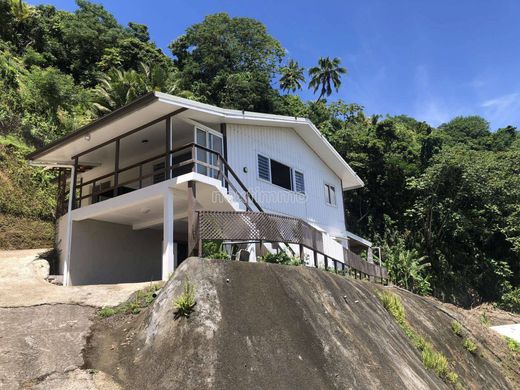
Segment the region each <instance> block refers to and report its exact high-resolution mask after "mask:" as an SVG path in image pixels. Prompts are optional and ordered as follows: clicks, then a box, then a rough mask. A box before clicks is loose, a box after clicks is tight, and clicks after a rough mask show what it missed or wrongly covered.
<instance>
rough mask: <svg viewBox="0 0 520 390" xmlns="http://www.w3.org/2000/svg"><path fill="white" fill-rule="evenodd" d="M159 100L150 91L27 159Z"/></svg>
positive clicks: (30, 157) (36, 156)
mask: <svg viewBox="0 0 520 390" xmlns="http://www.w3.org/2000/svg"><path fill="white" fill-rule="evenodd" d="M155 100H157V96H156V93H155V92H153V91H152V92H149V93H147V94H146V95H143V96H141V97H140V98H138V99H136V100H134V101H133V102H131V103H129V104H127V105H125V106H123V107H120V108H118V109H116V110H114V111H112V112H110V113H108V114H106V115H103V116H102V117H101V118H98V119H96V120H94V121H93V122H90V123H89V124H87V125H85V126H83V127H80V128H79V129H78V130H76V131H74V132H72V133H70V134H67V135H66V136H64V137H62V138H60V139H58V140H56V141H54V142H51V143H50V144H48V145H46V146H44V147H43V148H40V149H37V150H35V151H34V152H31V153H29V154H27V155H26V156H25V158H26V159H27V160H34V159H36V158H38V157H39V156H41V155H43V154H45V153H48V152H50V151H51V150H53V149H55V148H57V147H59V146H60V145H61V144H63V143H66V142H68V141H71V140H74V139H76V138H79V137H81V136H83V135H85V134H88V133H89V132H91V131H94V130H95V129H96V128H98V127H101V126H104V125H106V124H107V123H110V122H112V121H114V120H116V119H118V118H119V117H121V116H123V115H126V114H128V113H129V112H132V111H135V110H137V109H139V108H142V107H144V106H147V105H148V104H150V103H152V102H153V101H155Z"/></svg>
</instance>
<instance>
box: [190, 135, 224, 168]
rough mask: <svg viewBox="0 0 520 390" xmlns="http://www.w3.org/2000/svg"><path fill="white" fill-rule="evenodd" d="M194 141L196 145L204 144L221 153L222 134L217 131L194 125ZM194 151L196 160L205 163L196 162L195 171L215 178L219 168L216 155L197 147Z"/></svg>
mask: <svg viewBox="0 0 520 390" xmlns="http://www.w3.org/2000/svg"><path fill="white" fill-rule="evenodd" d="M195 142H196V144H197V145H201V146H205V147H206V148H208V149H211V150H213V151H215V152H218V153H220V154H221V155H222V153H223V141H222V134H219V133H217V132H213V131H209V130H206V129H201V128H199V127H195ZM196 153H197V154H196V157H197V160H198V161H201V162H203V163H205V164H207V165H205V164H204V165H203V164H197V169H196V171H197V172H198V173H200V174H203V175H206V176H210V177H213V178H217V176H218V171H219V168H220V167H219V165H218V163H219V162H218V157H217V155H216V154H214V153H211V152H208V151H205V150H202V149H199V148H197V152H196ZM208 165H209V166H208Z"/></svg>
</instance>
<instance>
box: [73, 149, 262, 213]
mask: <svg viewBox="0 0 520 390" xmlns="http://www.w3.org/2000/svg"><path fill="white" fill-rule="evenodd" d="M194 148H197V149H200V150H203V151H205V152H208V153H211V154H212V155H214V156H216V157H217V161H218V162H219V165H218V166H215V165H212V164H208V163H206V162H204V161H199V160H197V159H195V158H193V157H192V159H190V160H186V161H183V162H181V163H178V164H174V165H172V166H170V167H169V171H172V170H173V169H176V168H180V167H181V166H185V165H189V164H193V166H194V167H195V166H196V165H197V164H198V165H204V166H206V167H209V168H210V169H216V170H218V171H219V178H220V177H221V178H222V179H224V181H225V182H226V183H227V185H228V187H229V188H231V190H232V191H234V192H235V193H236V195H237V196H238V198H239V199H240V201H241V202H242V203H243V204H244V205H245V207H246V210H247V211H253V210H252V209H251V207H250V206H249V202H248V200H251V201H252V203H253V204H254V205H255V207H256V208H257V209H258V211H260V212H263V211H264V210H263V209H262V207H261V206H260V204H259V203H258V202H257V200H256V199H255V198H254V196H253V195H252V194H251V192H250V191H249V190H248V188H247V187H246V185H245V184H244V183H243V182H242V180H241V179H240V177H239V176H238V175H237V174H236V172H235V171H234V170H233V168H231V166H230V165H229V164H228V162H227V161H226V159H225V158H224V156H222V154H221V153H219V152H217V151H215V150H212V149H210V148H207V147H206V146H203V145H199V144H197V143H195V142H190V143H188V144H185V145H182V146H180V147H178V148H175V149H172V150H171V151H169V152H165V153H161V154H158V155H156V156H153V157H149V158H147V159H145V160H143V161H139V162H136V163H133V164H130V165H128V166H126V167H123V168H120V169H117V170H114V171H111V172H109V173H106V174H103V175H101V176H98V177H96V178H94V179H90V180H88V181H85V182H82V183H81V184H79V185H78V186H77V188H78V189H79V190H80V192H81V191H82V189H83V188H84V187H85V186H87V185H90V184H95V183H96V182H99V181H101V180H103V179H106V178H108V177H111V176H115V175H119V174H120V173H122V172H126V171H128V170H130V169H133V168H138V167H142V166H143V165H144V164H147V163H150V162H152V161H155V160H159V159H162V158H164V157H166V156H172V155H173V154H175V153H178V152H180V151H183V150H188V149H192V151H193V150H194ZM192 156H194V155H193V152H192ZM222 165H223V166H224V167H225V170H224V167H222ZM224 171H227V172H228V173H229V174H231V176H232V177H233V178H234V179H235V181H236V183H237V184H238V186H239V187H240V188H241V189H242V191H243V192H244V193H245V196H243V195H242V194H241V193H240V191H239V190H238V189H237V188H236V186H235V185H234V184H233V182H232V181H231V180H230V178H229V177H228V176H227V175H226V174H225V173H224ZM165 172H166V170H165V169H160V170H157V171H155V172H153V173H152V174H147V175H144V176H143V175H142V174H139V176H138V177H137V178H136V179H135V180H126V181H125V182H121V183H117V185H115V186H110V187H109V188H106V189H104V190H99V191H96V192H91V193H90V194H86V195H83V196H81V195H80V196H79V197H78V198H77V201H80V202H81V200H83V199H87V198H89V197H91V196H96V195H99V194H102V193H104V192H107V191H112V190H113V191H117V189H118V188H120V187H122V186H123V185H125V184H129V183H133V182H137V181H139V182H141V180H142V179H144V178H148V177H151V176H154V175H157V174H161V173H165Z"/></svg>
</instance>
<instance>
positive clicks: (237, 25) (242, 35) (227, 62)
mask: <svg viewBox="0 0 520 390" xmlns="http://www.w3.org/2000/svg"><path fill="white" fill-rule="evenodd" d="M169 48H170V50H171V52H172V54H173V56H174V62H175V65H176V67H177V68H178V69H179V73H180V80H181V84H180V86H181V88H183V89H189V90H191V91H193V93H194V94H195V95H196V96H198V97H199V98H200V99H201V100H203V101H205V102H207V103H210V104H216V105H219V106H224V107H230V108H236V109H245V110H254V111H260V112H272V111H273V96H275V95H276V94H275V91H274V89H273V87H272V85H271V80H272V78H273V76H274V75H275V73H276V71H277V69H278V65H279V63H280V61H281V59H282V57H283V56H284V54H285V52H284V50H283V48H282V46H281V45H280V43H279V42H278V41H277V40H276V39H274V38H273V37H272V36H271V35H269V33H268V32H267V29H266V27H265V26H264V25H263V24H262V23H260V22H259V21H257V20H255V19H251V18H232V17H230V16H229V15H228V14H226V13H218V14H214V15H208V16H206V17H205V18H204V21H202V22H201V23H197V24H194V25H193V26H191V27H189V28H188V29H187V31H186V34H184V35H181V36H180V37H178V38H177V39H176V40H174V41H173V42H172V43H171V44H170V46H169Z"/></svg>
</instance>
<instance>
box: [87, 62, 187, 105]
mask: <svg viewBox="0 0 520 390" xmlns="http://www.w3.org/2000/svg"><path fill="white" fill-rule="evenodd" d="M139 68H140V69H139V72H137V71H135V70H133V69H130V70H119V69H115V68H112V69H110V70H109V71H108V72H107V73H105V74H103V76H101V77H100V78H99V79H98V85H97V86H96V87H95V88H94V107H95V108H96V109H97V111H98V113H99V114H106V113H108V112H110V111H113V110H115V109H116V108H119V107H122V106H124V105H125V104H127V103H129V102H131V101H132V100H135V99H136V98H138V97H139V96H142V95H144V94H146V93H147V92H150V91H161V92H166V93H170V94H174V95H177V96H181V97H185V98H191V99H192V98H193V94H192V93H191V92H190V91H185V90H181V89H180V88H179V87H178V82H177V75H176V73H174V72H171V71H170V72H168V71H166V70H165V69H163V68H161V67H160V66H149V65H146V64H144V63H140V64H139Z"/></svg>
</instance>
